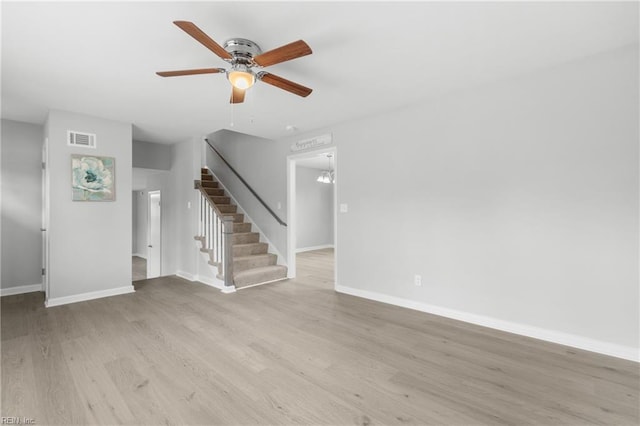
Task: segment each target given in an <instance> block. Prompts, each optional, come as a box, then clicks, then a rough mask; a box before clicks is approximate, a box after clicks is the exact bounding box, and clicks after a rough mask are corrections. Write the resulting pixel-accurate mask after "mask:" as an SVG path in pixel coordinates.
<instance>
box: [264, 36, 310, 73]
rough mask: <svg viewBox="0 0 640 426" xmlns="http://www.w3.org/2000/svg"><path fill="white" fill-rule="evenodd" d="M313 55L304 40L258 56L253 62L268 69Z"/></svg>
mask: <svg viewBox="0 0 640 426" xmlns="http://www.w3.org/2000/svg"><path fill="white" fill-rule="evenodd" d="M312 53H313V52H312V51H311V48H310V47H309V45H308V44H307V43H305V42H304V41H302V40H298V41H294V42H293V43H289V44H285V45H284V46H280V47H278V48H276V49H273V50H270V51H268V52H265V53H263V54H261V55H258V56H256V57H255V58H253V61H254V62H255V63H256V64H258V65H260V66H261V67H268V66H269V65H275V64H279V63H280V62H285V61H290V60H292V59H296V58H300V57H302V56H306V55H310V54H312Z"/></svg>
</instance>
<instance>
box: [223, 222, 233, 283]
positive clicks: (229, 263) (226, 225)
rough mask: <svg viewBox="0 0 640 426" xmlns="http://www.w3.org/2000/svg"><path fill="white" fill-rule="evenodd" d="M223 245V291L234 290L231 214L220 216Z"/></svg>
mask: <svg viewBox="0 0 640 426" xmlns="http://www.w3.org/2000/svg"><path fill="white" fill-rule="evenodd" d="M222 235H223V246H224V266H223V268H224V289H223V290H222V291H223V292H224V293H231V292H233V291H235V289H236V288H235V286H234V285H233V216H222Z"/></svg>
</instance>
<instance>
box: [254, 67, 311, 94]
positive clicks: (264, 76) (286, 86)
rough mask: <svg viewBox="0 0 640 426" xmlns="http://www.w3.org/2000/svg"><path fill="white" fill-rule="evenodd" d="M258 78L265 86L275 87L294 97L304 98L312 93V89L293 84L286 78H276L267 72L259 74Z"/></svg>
mask: <svg viewBox="0 0 640 426" xmlns="http://www.w3.org/2000/svg"><path fill="white" fill-rule="evenodd" d="M259 78H260V80H262V81H264V82H265V83H267V84H270V85H272V86H276V87H278V88H280V89H283V90H286V91H287V92H291V93H293V94H294V95H298V96H302V97H303V98H306V97H307V96H309V95H310V94H311V92H313V89H309V88H308V87H304V86H303V85H301V84H298V83H294V82H293V81H289V80H287V79H286V78H282V77H278V76H277V75H275V74H271V73H268V72H264V71H263V72H261V73H260V74H259Z"/></svg>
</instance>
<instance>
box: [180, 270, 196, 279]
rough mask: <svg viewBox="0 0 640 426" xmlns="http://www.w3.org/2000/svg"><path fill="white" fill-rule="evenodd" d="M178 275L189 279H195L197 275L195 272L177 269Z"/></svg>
mask: <svg viewBox="0 0 640 426" xmlns="http://www.w3.org/2000/svg"><path fill="white" fill-rule="evenodd" d="M176 275H177V276H179V277H180V278H184V279H185V280H187V281H195V280H196V277H195V276H194V275H193V274H190V273H188V272H184V271H176Z"/></svg>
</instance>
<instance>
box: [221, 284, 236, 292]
mask: <svg viewBox="0 0 640 426" xmlns="http://www.w3.org/2000/svg"><path fill="white" fill-rule="evenodd" d="M220 291H221V292H223V293H224V294H231V293H235V292H236V288H235V287H227V286H224V287H222V289H220Z"/></svg>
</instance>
